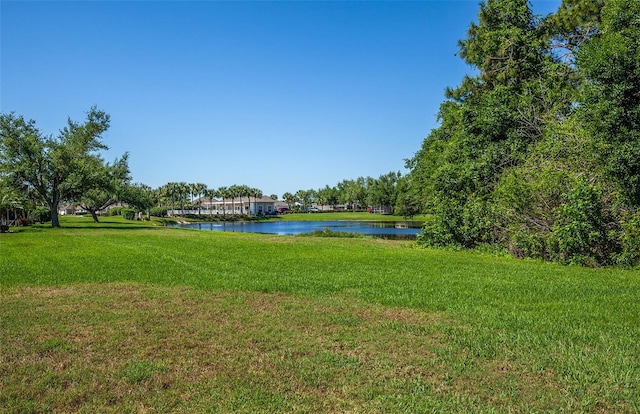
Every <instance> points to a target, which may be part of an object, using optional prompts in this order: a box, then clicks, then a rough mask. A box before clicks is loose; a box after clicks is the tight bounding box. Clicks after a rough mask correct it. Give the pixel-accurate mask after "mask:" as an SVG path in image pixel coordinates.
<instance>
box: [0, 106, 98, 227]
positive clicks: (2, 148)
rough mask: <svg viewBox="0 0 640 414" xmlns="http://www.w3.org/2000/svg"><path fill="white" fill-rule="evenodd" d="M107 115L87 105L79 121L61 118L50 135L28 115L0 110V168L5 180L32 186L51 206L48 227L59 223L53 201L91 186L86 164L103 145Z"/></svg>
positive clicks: (56, 202) (91, 162)
mask: <svg viewBox="0 0 640 414" xmlns="http://www.w3.org/2000/svg"><path fill="white" fill-rule="evenodd" d="M108 128H109V115H108V114H107V113H105V112H103V111H100V110H98V109H97V108H96V107H92V108H91V109H90V110H89V112H87V116H86V120H85V121H84V122H83V123H78V122H74V121H72V120H71V119H69V120H68V121H67V126H66V127H64V128H63V129H62V130H61V131H60V132H59V134H58V135H57V136H56V137H55V138H54V137H51V136H45V135H43V134H42V132H40V130H39V129H38V128H37V127H36V123H35V121H33V120H25V119H24V118H23V117H22V116H19V115H16V114H14V113H9V114H2V115H0V171H1V172H2V174H5V175H7V176H9V178H10V182H12V183H18V184H26V185H28V186H29V187H31V188H33V189H34V190H35V191H36V192H37V194H38V195H39V196H40V198H41V199H42V200H43V201H44V202H45V203H46V204H47V206H48V207H49V209H50V210H51V225H52V227H60V222H59V220H58V207H59V204H60V202H62V201H65V200H77V199H79V198H80V197H81V196H82V194H83V193H84V192H85V191H86V190H87V189H88V188H91V187H93V186H94V184H95V183H94V182H92V178H93V177H92V175H91V174H90V173H89V172H90V168H91V167H92V166H94V165H95V162H96V159H99V155H98V151H100V150H104V149H107V146H106V145H105V144H104V143H103V142H102V141H101V136H102V133H104V132H105V131H106V130H107V129H108Z"/></svg>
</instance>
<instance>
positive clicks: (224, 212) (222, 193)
mask: <svg viewBox="0 0 640 414" xmlns="http://www.w3.org/2000/svg"><path fill="white" fill-rule="evenodd" d="M218 197H222V216H223V217H224V218H225V219H226V218H227V203H226V202H225V201H226V199H227V198H228V197H229V189H228V188H227V187H220V188H218Z"/></svg>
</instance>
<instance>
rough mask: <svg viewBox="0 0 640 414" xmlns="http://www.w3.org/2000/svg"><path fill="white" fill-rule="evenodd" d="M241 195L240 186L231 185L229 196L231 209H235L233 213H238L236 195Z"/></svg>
mask: <svg viewBox="0 0 640 414" xmlns="http://www.w3.org/2000/svg"><path fill="white" fill-rule="evenodd" d="M239 195H240V186H238V185H235V184H234V185H232V186H231V187H229V197H231V210H233V214H234V215H235V214H236V197H238V196H239Z"/></svg>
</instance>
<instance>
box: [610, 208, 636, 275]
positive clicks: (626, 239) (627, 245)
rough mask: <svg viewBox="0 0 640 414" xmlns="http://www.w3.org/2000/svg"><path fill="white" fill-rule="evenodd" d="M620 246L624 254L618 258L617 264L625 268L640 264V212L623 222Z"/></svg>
mask: <svg viewBox="0 0 640 414" xmlns="http://www.w3.org/2000/svg"><path fill="white" fill-rule="evenodd" d="M621 225H622V235H621V237H620V239H621V240H620V244H621V249H622V252H621V253H620V254H619V255H618V256H617V258H616V259H617V260H616V261H617V263H618V264H619V265H622V266H625V267H632V266H636V265H638V264H640V212H636V213H635V214H630V215H629V216H628V217H625V218H624V219H623V220H622V223H621Z"/></svg>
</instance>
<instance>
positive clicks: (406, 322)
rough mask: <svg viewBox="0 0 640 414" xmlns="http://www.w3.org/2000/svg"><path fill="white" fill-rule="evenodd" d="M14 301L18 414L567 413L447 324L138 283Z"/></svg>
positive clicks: (531, 379)
mask: <svg viewBox="0 0 640 414" xmlns="http://www.w3.org/2000/svg"><path fill="white" fill-rule="evenodd" d="M0 301H1V305H0V320H1V321H2V322H0V323H1V325H0V327H1V328H2V335H1V337H0V348H1V349H2V353H0V389H1V390H2V393H1V394H0V406H2V407H6V409H7V411H8V412H32V411H33V412H43V411H46V412H186V411H191V412H193V411H196V412H200V411H213V412H284V411H286V412H399V411H413V412H415V411H424V410H448V411H464V410H465V409H469V408H472V407H485V408H487V407H489V408H492V409H496V410H498V411H500V410H503V409H512V408H513V407H512V405H513V404H514V402H517V401H520V402H522V400H525V401H528V403H527V404H526V405H525V406H524V407H527V408H529V409H536V408H537V409H543V408H545V407H549V406H551V407H554V405H553V404H551V405H548V404H547V401H546V400H543V403H544V404H542V405H540V404H537V402H536V401H538V400H539V398H538V397H539V396H540V395H543V394H544V393H546V392H548V391H549V390H556V389H557V387H556V384H554V383H553V382H552V379H550V378H548V376H545V375H541V374H536V373H531V372H529V371H527V370H526V369H524V368H523V367H522V366H519V365H518V364H516V363H514V362H511V361H504V360H500V359H499V358H495V359H482V360H475V359H472V358H469V357H467V356H466V355H464V352H462V351H460V350H459V349H457V348H455V347H452V346H451V344H450V343H449V342H448V339H447V335H445V334H444V333H443V332H444V331H445V329H444V327H446V326H449V325H450V324H452V323H453V322H454V321H449V320H447V319H446V318H445V317H444V316H443V315H442V314H436V313H429V312H421V311H416V310H410V309H396V308H389V307H382V306H374V305H370V304H365V303H361V302H358V301H356V300H354V299H353V298H349V297H346V296H345V297H340V296H339V297H325V298H320V299H310V298H301V297H296V296H288V295H284V294H265V293H254V292H240V293H238V292H235V293H212V292H204V291H199V290H194V289H190V288H182V287H173V288H164V287H153V286H146V285H136V284H88V285H71V286H62V287H43V288H40V287H38V288H16V289H12V290H10V291H5V293H4V294H2V295H1V296H0ZM465 364H467V366H465ZM555 403H556V404H557V401H555ZM555 407H557V405H556V406H555ZM512 411H516V412H517V411H527V410H526V409H517V408H515V409H512Z"/></svg>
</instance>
